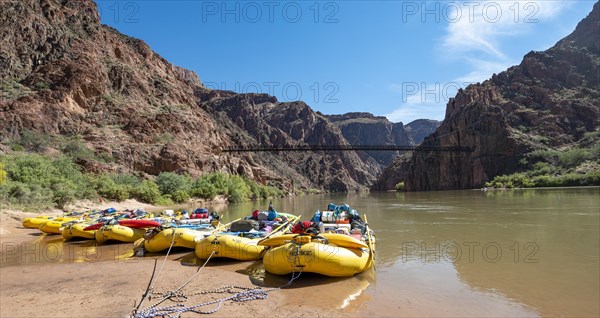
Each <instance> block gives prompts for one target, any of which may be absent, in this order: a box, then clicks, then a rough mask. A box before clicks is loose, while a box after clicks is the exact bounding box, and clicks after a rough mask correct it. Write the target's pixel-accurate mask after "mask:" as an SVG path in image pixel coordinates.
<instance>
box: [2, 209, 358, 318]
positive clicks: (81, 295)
mask: <svg viewBox="0 0 600 318" xmlns="http://www.w3.org/2000/svg"><path fill="white" fill-rule="evenodd" d="M133 203H135V202H129V201H126V202H123V203H122V204H124V205H127V206H130V207H131V205H132V204H133ZM111 204H113V203H112V202H106V203H104V204H102V205H99V206H101V207H105V206H114V205H111ZM78 206H81V207H86V206H87V205H86V202H83V203H82V202H80V204H79V205H78ZM145 207H147V208H148V209H150V207H148V206H145ZM152 208H161V207H152ZM56 212H57V211H54V213H56ZM32 215H33V216H35V215H36V214H34V213H31V212H19V211H2V213H1V214H0V225H1V229H2V230H1V231H0V241H1V242H2V250H1V252H0V260H1V261H0V286H1V289H2V292H1V293H0V303H2V306H1V308H0V316H1V317H8V316H10V317H65V316H81V317H83V316H88V317H91V316H98V315H103V316H118V317H125V316H129V315H130V314H131V310H132V309H133V308H134V302H139V300H140V299H141V296H142V294H143V293H144V291H145V290H146V287H147V285H148V281H149V279H150V277H151V274H152V271H153V267H154V264H155V260H156V261H157V265H156V271H157V274H158V272H159V268H161V266H162V265H161V264H163V262H164V268H163V269H162V271H161V272H160V274H159V277H158V280H157V282H156V284H155V286H154V287H155V288H154V290H155V291H166V290H174V289H176V288H177V287H179V286H181V284H183V283H184V282H185V281H187V280H188V279H189V278H190V277H192V275H194V274H195V273H196V271H197V270H198V268H199V266H201V265H202V264H203V261H200V260H198V259H197V258H196V257H195V255H194V252H193V251H190V250H174V251H173V252H172V253H171V254H170V255H169V256H168V257H167V260H166V261H165V254H164V253H158V254H154V255H150V256H146V257H131V256H132V248H133V245H132V244H128V243H116V244H97V243H96V242H95V241H72V242H71V241H68V242H65V241H63V239H62V237H61V236H60V235H46V234H41V233H40V232H39V231H38V230H37V229H27V228H23V227H22V226H21V220H22V218H24V217H28V216H32ZM288 280H289V277H287V276H281V277H279V276H273V275H270V274H265V272H264V267H262V262H261V261H258V262H254V261H247V262H239V261H227V260H222V259H214V260H210V261H209V262H208V264H207V265H206V267H204V268H202V270H201V271H200V273H199V274H198V277H194V279H193V280H192V281H191V282H190V284H189V285H188V286H186V287H185V288H184V290H182V291H183V292H186V293H194V292H197V291H201V290H209V289H214V288H218V287H223V286H228V285H234V286H241V287H244V288H257V287H262V288H264V289H270V288H276V287H281V286H283V285H285V284H286V282H287V281H288ZM348 284H356V283H355V279H350V280H328V279H325V280H324V279H323V277H311V276H310V275H308V276H305V277H304V279H302V280H301V281H297V282H295V283H294V284H293V285H292V286H290V287H289V288H286V289H279V290H274V291H273V292H270V293H268V298H267V299H257V300H252V301H247V302H232V301H228V302H225V303H223V305H222V308H221V309H220V310H219V311H218V312H216V313H215V314H214V315H215V316H217V317H232V316H235V317H241V316H245V317H249V316H251V317H265V316H266V317H269V316H273V315H277V316H280V315H284V316H290V317H299V316H311V317H331V316H353V315H356V314H357V313H356V307H355V306H349V307H348V308H341V307H340V306H341V304H343V303H344V300H345V299H344V298H345V297H343V296H344V295H340V293H336V292H335V291H336V290H338V289H339V290H344V289H347V287H345V286H347V285H348ZM322 289H325V290H327V291H328V293H329V294H330V295H325V296H324V297H320V298H318V299H317V300H311V301H310V302H306V301H305V300H304V299H310V298H311V296H312V297H314V295H315V294H316V293H318V291H319V290H322ZM231 295H232V294H230V293H224V294H214V295H213V294H208V295H198V296H194V298H192V299H191V301H188V302H186V304H187V305H194V304H199V303H204V302H206V301H210V300H214V299H221V298H223V297H229V296H231ZM155 297H157V296H155ZM321 298H324V299H323V300H321ZM155 302H156V298H154V299H153V300H152V301H148V300H146V302H145V305H144V307H146V306H148V305H149V304H151V303H155ZM174 304H176V303H172V302H169V301H167V302H165V303H164V304H162V305H161V306H166V305H174ZM332 304H336V305H337V307H336V306H331V305H332ZM215 307H216V306H215V305H212V306H207V307H203V308H202V309H203V310H211V309H214V308H215ZM184 316H190V313H188V314H184Z"/></svg>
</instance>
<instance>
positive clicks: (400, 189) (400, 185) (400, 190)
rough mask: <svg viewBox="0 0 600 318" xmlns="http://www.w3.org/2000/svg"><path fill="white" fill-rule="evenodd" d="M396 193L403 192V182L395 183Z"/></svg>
mask: <svg viewBox="0 0 600 318" xmlns="http://www.w3.org/2000/svg"><path fill="white" fill-rule="evenodd" d="M396 191H398V192H402V191H404V181H402V182H398V183H396Z"/></svg>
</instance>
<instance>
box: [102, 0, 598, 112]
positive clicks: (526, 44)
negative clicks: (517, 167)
mask: <svg viewBox="0 0 600 318" xmlns="http://www.w3.org/2000/svg"><path fill="white" fill-rule="evenodd" d="M96 2H97V3H98V6H99V9H100V13H101V18H102V22H103V23H105V24H108V25H111V26H113V27H114V28H116V29H118V30H119V31H121V32H122V33H125V34H127V35H129V36H133V37H137V38H140V39H142V40H144V41H145V42H146V43H148V44H149V45H150V46H151V47H152V49H154V50H155V51H156V52H158V53H159V54H160V55H162V56H163V57H165V58H166V59H167V60H169V61H170V62H172V63H174V64H176V65H179V66H182V67H185V68H188V69H191V70H194V71H196V72H197V73H198V75H199V76H200V78H201V79H202V81H203V82H204V83H205V85H206V86H207V87H210V88H215V89H228V90H234V91H237V92H242V93H245V92H262V93H270V94H272V95H275V96H277V98H278V99H279V100H280V101H293V100H303V101H305V102H306V103H307V104H309V105H310V106H311V107H312V108H314V109H315V110H318V111H321V112H323V113H326V114H340V113H346V112H358V111H366V112H371V113H373V114H376V115H384V116H387V117H388V118H389V119H390V120H392V121H394V122H398V121H402V122H404V123H408V122H410V121H412V120H414V119H418V118H431V119H438V120H442V119H443V117H444V112H445V105H446V102H447V100H448V98H449V97H453V96H454V93H455V92H456V89H457V88H458V87H465V86H466V85H467V84H468V83H471V82H478V81H482V80H485V79H487V78H489V77H490V76H491V75H492V74H493V73H495V72H496V73H498V72H501V71H503V70H505V69H506V68H508V67H509V66H511V65H515V64H518V63H520V61H521V60H522V57H523V55H525V54H526V53H527V52H529V51H531V50H545V49H547V48H549V47H551V46H552V45H554V44H555V43H556V42H557V41H558V40H559V39H561V38H562V37H564V36H566V35H568V34H569V33H571V32H572V31H573V30H574V28H575V26H576V25H577V23H578V22H579V21H580V20H581V19H583V18H584V17H585V16H587V14H588V13H589V12H590V11H591V9H592V6H593V4H594V1H510V0H509V1H343V2H335V1H282V2H276V1H226V2H225V1H194V0H188V1H166V0H165V1H161V0H158V1H153V0H146V1H109V0H97V1H96Z"/></svg>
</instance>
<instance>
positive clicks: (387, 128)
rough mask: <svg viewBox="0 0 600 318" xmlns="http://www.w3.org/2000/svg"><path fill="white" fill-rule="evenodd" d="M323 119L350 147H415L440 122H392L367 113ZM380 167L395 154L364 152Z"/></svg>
mask: <svg viewBox="0 0 600 318" xmlns="http://www.w3.org/2000/svg"><path fill="white" fill-rule="evenodd" d="M327 118H328V119H329V120H330V121H331V122H333V123H334V124H335V125H337V126H338V127H340V129H341V131H342V134H343V135H344V137H345V138H346V140H348V142H349V143H350V144H351V145H418V144H420V143H421V142H422V141H423V139H424V138H425V137H426V136H428V135H429V134H431V133H432V132H434V131H435V129H436V128H437V127H438V126H439V124H440V122H439V121H436V120H429V119H418V120H415V121H413V122H411V123H410V124H407V125H404V124H402V123H401V122H399V123H392V122H390V121H389V120H388V119H387V118H385V117H383V116H374V115H373V114H370V113H347V114H343V115H328V116H327ZM366 155H367V156H369V157H371V158H373V159H374V160H375V161H376V162H377V163H378V164H380V165H381V168H382V169H383V168H385V167H387V166H389V165H390V164H391V163H392V161H393V160H394V158H395V157H397V156H399V155H400V153H399V152H389V151H385V152H384V151H367V152H366Z"/></svg>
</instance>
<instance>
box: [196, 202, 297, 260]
mask: <svg viewBox="0 0 600 318" xmlns="http://www.w3.org/2000/svg"><path fill="white" fill-rule="evenodd" d="M270 209H272V207H271V208H270ZM257 212H259V213H257ZM264 212H267V211H264ZM269 212H271V217H270V219H271V220H269V217H267V219H264V220H262V221H263V222H262V223H261V222H259V221H258V220H259V219H260V218H259V215H263V214H260V211H254V213H253V216H252V217H247V218H246V219H244V220H236V221H235V222H232V223H231V224H230V225H228V226H226V227H224V229H223V230H222V231H218V232H216V233H213V234H211V235H210V236H208V237H206V238H204V239H202V240H200V241H199V242H198V244H197V245H196V249H195V252H196V256H198V258H200V259H208V258H210V257H218V258H229V259H235V260H240V261H250V260H258V259H261V257H262V256H263V254H264V251H265V249H266V247H265V246H259V245H258V244H257V243H258V241H259V240H261V239H262V238H265V237H267V236H269V237H273V236H277V235H280V234H282V233H283V232H284V231H285V230H287V229H288V228H289V226H291V225H292V224H293V223H294V222H295V221H296V220H297V219H298V217H297V216H295V215H292V214H287V213H279V212H276V211H275V210H272V211H269Z"/></svg>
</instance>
